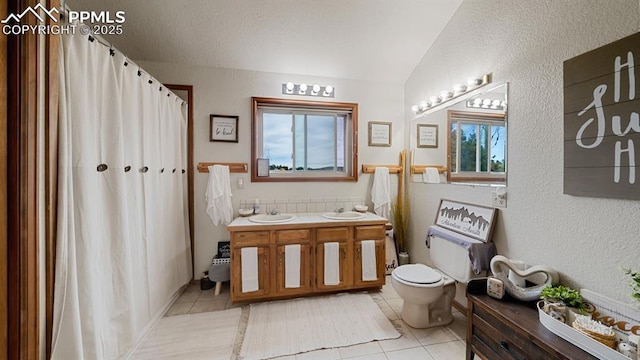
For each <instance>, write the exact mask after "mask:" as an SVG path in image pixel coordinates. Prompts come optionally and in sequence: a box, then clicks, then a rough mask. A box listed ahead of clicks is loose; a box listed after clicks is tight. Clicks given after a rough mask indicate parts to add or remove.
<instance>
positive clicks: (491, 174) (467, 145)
mask: <svg viewBox="0 0 640 360" xmlns="http://www.w3.org/2000/svg"><path fill="white" fill-rule="evenodd" d="M507 93H508V84H506V83H505V84H500V85H495V86H492V85H489V86H487V87H484V88H482V89H478V90H477V91H473V92H470V93H468V94H466V95H464V96H461V97H459V98H456V99H455V100H453V101H452V102H451V103H450V104H443V105H442V107H441V108H439V109H434V110H433V111H430V112H429V113H427V114H425V115H423V116H420V117H417V118H416V119H415V120H413V121H411V125H410V149H411V156H410V161H411V164H410V165H411V169H412V174H411V177H410V178H411V180H412V181H413V182H428V183H450V184H461V185H465V184H466V185H472V184H473V185H506V184H507ZM425 168H426V170H425Z"/></svg>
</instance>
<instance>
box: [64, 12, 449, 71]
mask: <svg viewBox="0 0 640 360" xmlns="http://www.w3.org/2000/svg"><path fill="white" fill-rule="evenodd" d="M461 2H462V0H153V1H150V0H67V1H66V4H67V5H68V6H69V7H70V8H71V9H73V10H76V11H80V10H86V11H109V12H111V14H115V12H116V11H124V12H125V22H124V24H123V33H122V34H121V35H111V36H103V38H104V39H105V40H107V41H109V42H111V43H112V44H113V45H114V46H115V47H116V48H117V49H118V50H120V51H121V52H123V53H124V54H126V55H127V56H128V57H129V58H131V59H132V60H134V61H135V60H137V61H141V60H145V61H159V62H170V63H179V64H188V65H197V66H210V67H220V68H231V69H241V70H254V71H262V72H277V73H287V74H301V75H310V76H322V77H332V78H345V79H358V80H370V81H381V82H392V83H404V82H405V81H406V79H407V78H408V76H409V75H410V74H411V72H412V71H413V69H414V68H415V66H416V65H417V64H418V62H419V61H420V59H421V58H422V57H423V55H424V54H425V52H426V51H427V50H428V48H429V46H431V44H432V43H433V41H434V40H435V39H436V38H437V36H438V34H439V33H440V31H441V30H442V29H443V27H444V26H445V25H446V24H447V22H448V21H449V19H450V18H451V16H452V15H453V13H454V12H455V11H456V9H457V8H458V6H459V5H460V3H461Z"/></svg>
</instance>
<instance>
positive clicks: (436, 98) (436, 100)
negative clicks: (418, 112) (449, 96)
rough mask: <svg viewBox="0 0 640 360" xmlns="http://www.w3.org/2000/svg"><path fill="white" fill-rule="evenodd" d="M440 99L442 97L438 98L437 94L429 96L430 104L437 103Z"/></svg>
mask: <svg viewBox="0 0 640 360" xmlns="http://www.w3.org/2000/svg"><path fill="white" fill-rule="evenodd" d="M440 100H442V99H440V97H439V96H432V97H430V98H429V101H431V104H433V105H434V106H435V105H436V104H439V103H440Z"/></svg>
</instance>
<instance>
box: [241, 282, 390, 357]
mask: <svg viewBox="0 0 640 360" xmlns="http://www.w3.org/2000/svg"><path fill="white" fill-rule="evenodd" d="M398 337H400V333H399V332H398V331H397V330H396V329H395V327H394V325H393V324H392V323H391V322H390V321H389V319H387V317H386V316H385V315H384V313H382V311H380V308H379V307H378V305H377V304H376V303H375V302H374V301H373V299H372V298H371V296H369V295H368V294H366V293H359V294H349V293H344V294H337V295H330V296H322V297H313V298H300V299H293V300H281V301H271V302H266V303H257V304H251V305H250V308H249V319H248V323H247V329H246V331H245V333H244V340H243V342H242V347H241V349H240V356H239V357H238V359H242V360H254V359H271V358H274V357H278V356H284V355H292V354H298V353H303V352H307V351H312V350H317V349H327V348H334V347H341V346H349V345H355V344H361V343H366V342H369V341H374V340H386V339H395V338H398Z"/></svg>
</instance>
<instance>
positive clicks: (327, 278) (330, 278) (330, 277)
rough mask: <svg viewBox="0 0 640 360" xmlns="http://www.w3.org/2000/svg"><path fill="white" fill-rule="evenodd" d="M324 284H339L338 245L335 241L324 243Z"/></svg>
mask: <svg viewBox="0 0 640 360" xmlns="http://www.w3.org/2000/svg"><path fill="white" fill-rule="evenodd" d="M324 284H325V285H338V284H340V246H339V244H338V243H337V242H327V243H324Z"/></svg>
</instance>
